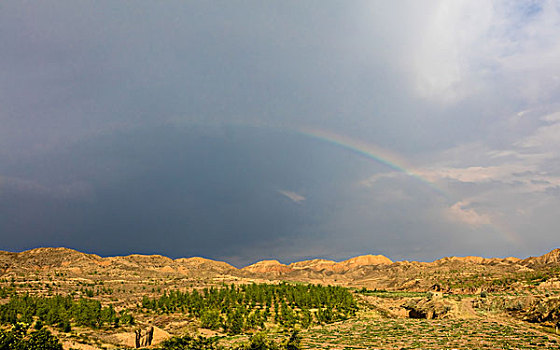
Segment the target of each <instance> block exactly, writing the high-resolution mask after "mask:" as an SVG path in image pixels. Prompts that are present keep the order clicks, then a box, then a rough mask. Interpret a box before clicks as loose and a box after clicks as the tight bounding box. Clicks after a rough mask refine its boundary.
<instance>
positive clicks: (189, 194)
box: [0, 1, 560, 263]
mask: <svg viewBox="0 0 560 350" xmlns="http://www.w3.org/2000/svg"><path fill="white" fill-rule="evenodd" d="M559 18H560V10H559V8H558V5H557V4H556V3H555V2H554V1H544V2H539V4H538V6H537V5H535V3H534V2H532V1H529V2H521V3H515V4H512V3H511V2H508V1H492V2H485V3H478V2H477V3H474V2H469V1H465V2H461V1H458V2H453V3H451V2H448V1H432V2H422V3H420V2H416V1H403V2H398V3H390V2H375V1H374V2H370V1H363V2H362V1H358V2H334V1H311V2H309V1H308V2H305V3H301V2H290V1H273V2H262V1H244V2H231V1H227V2H226V1H217V2H195V1H168V2H165V3H156V2H147V1H135V2H114V1H82V2H75V1H57V2H48V1H42V2H31V1H29V2H28V1H3V2H2V3H1V4H0V47H2V49H1V50H0V106H1V109H0V229H1V235H2V236H1V237H0V238H2V241H3V242H4V243H3V246H2V247H0V249H25V248H30V247H33V246H39V245H68V246H71V247H74V248H77V249H83V250H90V251H92V252H97V253H100V254H126V253H131V252H154V253H163V254H168V255H172V256H185V255H206V256H211V257H221V258H224V259H229V260H231V261H234V262H236V263H246V262H250V261H253V260H257V259H260V258H264V257H267V258H272V257H278V258H281V259H286V260H293V259H299V258H302V257H317V256H320V257H331V258H332V257H336V258H346V257H348V256H350V255H356V254H364V253H383V254H386V255H389V256H394V257H416V258H419V259H431V258H436V257H439V256H441V255H444V254H446V253H445V252H450V253H453V254H461V253H464V254H487V255H506V254H513V253H515V254H518V255H529V254H532V255H535V254H538V253H543V252H544V251H543V250H546V248H547V247H551V246H554V245H557V240H555V239H554V237H552V236H551V234H550V232H553V231H554V229H555V227H556V226H557V225H556V223H557V215H556V214H555V212H556V211H557V210H555V209H556V208H558V206H559V205H560V201H559V200H558V196H557V195H556V194H555V188H557V187H558V186H560V172H559V169H558V165H557V164H558V162H557V161H556V160H557V159H558V149H560V148H559V144H558V137H557V135H558V133H559V132H560V122H559V121H560V117H559V116H558V114H557V113H558V110H559V107H558V106H560V101H559V98H560V83H559V82H560V80H559V79H558V77H559V76H560V69H559V68H558V67H559V66H558V64H557V62H558V59H559V57H558V56H559V52H560V49H559V44H558V41H557V40H556V38H557V37H558V34H559V33H560V28H559V25H558V23H560V20H559ZM537 62H538V64H537ZM315 129H320V130H326V131H329V132H331V133H338V134H340V135H342V136H344V137H342V138H343V139H352V140H355V141H356V142H357V144H361V143H360V142H363V143H364V144H372V145H374V146H375V147H377V148H380V149H387V150H389V151H391V152H393V154H396V155H397V157H395V159H397V158H400V159H404V160H405V161H403V162H402V164H401V163H399V162H397V165H398V166H397V167H396V168H395V167H394V168H388V167H386V166H383V165H382V164H380V163H375V161H374V160H373V159H374V158H375V157H377V158H379V156H380V155H375V154H374V155H370V156H367V154H368V151H367V149H369V148H368V147H367V146H364V147H365V148H364V149H362V150H358V152H357V153H351V152H349V151H348V150H346V151H345V150H344V149H343V148H344V147H346V148H348V147H347V146H343V147H341V146H340V145H338V146H337V143H336V142H335V141H333V140H328V139H324V140H319V139H317V138H315V139H313V138H312V137H309V136H305V132H303V131H302V130H315ZM375 147H374V148H375ZM360 152H361V154H362V156H359V155H357V154H359V153H360ZM391 152H388V154H391ZM364 155H365V156H364ZM392 160H393V159H392V158H391V159H387V160H385V163H387V162H389V163H390V162H391V161H392ZM399 167H400V168H402V169H404V170H403V171H402V172H408V174H414V175H415V176H416V177H417V178H421V179H423V180H422V181H416V180H415V178H414V177H410V176H406V175H404V174H403V173H402V172H401V173H399V172H398V171H396V170H395V169H398V168H399ZM426 182H432V185H430V186H439V187H440V189H441V191H440V194H438V193H434V192H432V191H430V190H429V187H430V186H426V185H425V184H426ZM441 193H444V196H442V195H441ZM528 223H531V224H528ZM516 236H517V237H518V238H519V239H513V238H512V237H514V238H515V237H516ZM484 237H491V238H487V239H486V241H484V242H483V238H484ZM524 237H531V240H530V241H531V245H524V244H525V243H526V242H524V241H523V238H524ZM164 238H165V239H164ZM513 241H518V243H512V242H513ZM519 242H521V243H519ZM457 247H460V248H457ZM523 247H525V248H523ZM442 252H443V253H442Z"/></svg>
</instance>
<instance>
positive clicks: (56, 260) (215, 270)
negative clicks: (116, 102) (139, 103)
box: [0, 248, 560, 291]
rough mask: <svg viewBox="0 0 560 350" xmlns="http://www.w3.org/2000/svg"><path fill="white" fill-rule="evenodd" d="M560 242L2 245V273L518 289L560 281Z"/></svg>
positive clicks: (420, 288) (133, 278) (414, 288)
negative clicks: (200, 253)
mask: <svg viewBox="0 0 560 350" xmlns="http://www.w3.org/2000/svg"><path fill="white" fill-rule="evenodd" d="M559 268H560V249H555V250H553V251H551V252H550V253H547V254H545V255H543V256H540V257H531V258H527V259H524V260H520V259H517V258H482V257H473V256H468V257H445V258H441V259H438V260H436V261H433V262H416V261H412V262H409V261H397V262H393V261H391V260H390V259H388V258H387V257H384V256H382V255H364V256H358V257H354V258H351V259H348V260H345V261H341V262H336V261H332V260H325V259H313V260H305V261H299V262H294V263H291V264H289V265H287V264H283V263H281V262H279V261H277V260H264V261H259V262H256V263H254V264H252V265H249V266H246V267H244V268H241V269H238V268H236V267H234V266H232V265H229V264H228V263H226V262H222V261H214V260H210V259H205V258H200V257H192V258H180V259H170V258H168V257H165V256H161V255H137V254H133V255H128V256H116V257H100V256H98V255H95V254H86V253H82V252H79V251H76V250H72V249H68V248H37V249H32V250H28V251H24V252H20V253H13V252H0V274H2V275H5V276H13V275H28V274H35V275H37V274H52V273H53V272H58V273H64V274H66V275H70V276H74V277H75V278H81V277H84V276H92V275H98V276H101V275H103V276H106V278H107V279H112V280H142V279H145V278H165V279H169V278H176V279H180V278H207V279H216V278H219V279H221V280H222V281H224V280H232V281H233V280H240V279H241V280H243V279H245V280H248V281H250V280H254V279H259V280H290V281H300V282H311V283H321V284H338V285H345V286H355V287H366V288H377V289H402V290H428V289H430V288H433V287H434V286H439V288H442V289H461V290H466V291H477V290H479V289H481V288H482V289H499V288H510V289H515V288H517V287H516V286H519V287H520V288H521V287H523V285H524V283H526V284H528V285H532V286H538V285H543V286H544V285H547V286H554V285H557V284H559V283H558V276H557V275H558V272H557V270H558V269H559Z"/></svg>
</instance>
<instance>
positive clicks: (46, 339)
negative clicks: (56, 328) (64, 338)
mask: <svg viewBox="0 0 560 350" xmlns="http://www.w3.org/2000/svg"><path fill="white" fill-rule="evenodd" d="M0 349H2V350H4V349H5V350H15V349H17V350H62V344H61V343H60V341H59V340H58V338H57V337H56V336H54V335H53V334H52V333H51V332H50V331H49V330H48V329H46V328H41V329H39V330H33V331H29V325H28V324H26V323H16V324H14V325H13V326H12V327H11V329H9V330H3V329H0Z"/></svg>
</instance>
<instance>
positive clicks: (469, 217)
mask: <svg viewBox="0 0 560 350" xmlns="http://www.w3.org/2000/svg"><path fill="white" fill-rule="evenodd" d="M470 205H471V203H470V202H468V201H459V202H457V203H455V204H453V205H452V206H451V207H449V209H448V210H447V214H448V215H449V217H450V218H451V219H452V220H456V221H460V222H463V223H466V224H468V225H470V226H474V227H479V226H481V225H490V224H491V220H490V216H489V215H488V214H481V213H478V212H477V211H476V210H474V209H473V208H472V207H470Z"/></svg>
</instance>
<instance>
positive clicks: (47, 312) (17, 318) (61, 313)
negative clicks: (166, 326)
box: [0, 294, 134, 332]
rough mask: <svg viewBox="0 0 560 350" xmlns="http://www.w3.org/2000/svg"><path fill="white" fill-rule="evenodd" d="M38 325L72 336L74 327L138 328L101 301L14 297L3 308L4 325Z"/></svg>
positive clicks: (0, 309) (0, 313)
mask: <svg viewBox="0 0 560 350" xmlns="http://www.w3.org/2000/svg"><path fill="white" fill-rule="evenodd" d="M34 317H37V318H38V321H37V323H39V324H48V325H52V326H57V327H59V328H60V329H61V330H62V331H65V332H69V331H70V330H71V324H72V323H74V324H76V325H78V326H85V327H91V328H101V327H103V326H119V325H121V324H134V318H133V317H132V315H130V314H129V313H128V311H127V310H122V311H120V312H116V311H115V309H114V308H113V306H112V305H109V306H102V305H101V303H100V302H99V301H98V300H93V299H87V298H80V299H78V300H74V299H73V298H72V297H71V296H60V295H57V296H54V297H38V296H30V295H27V294H26V295H13V296H12V297H10V299H9V300H8V302H7V303H5V304H3V305H0V323H1V324H16V323H17V322H23V323H27V324H31V323H33V321H34Z"/></svg>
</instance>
